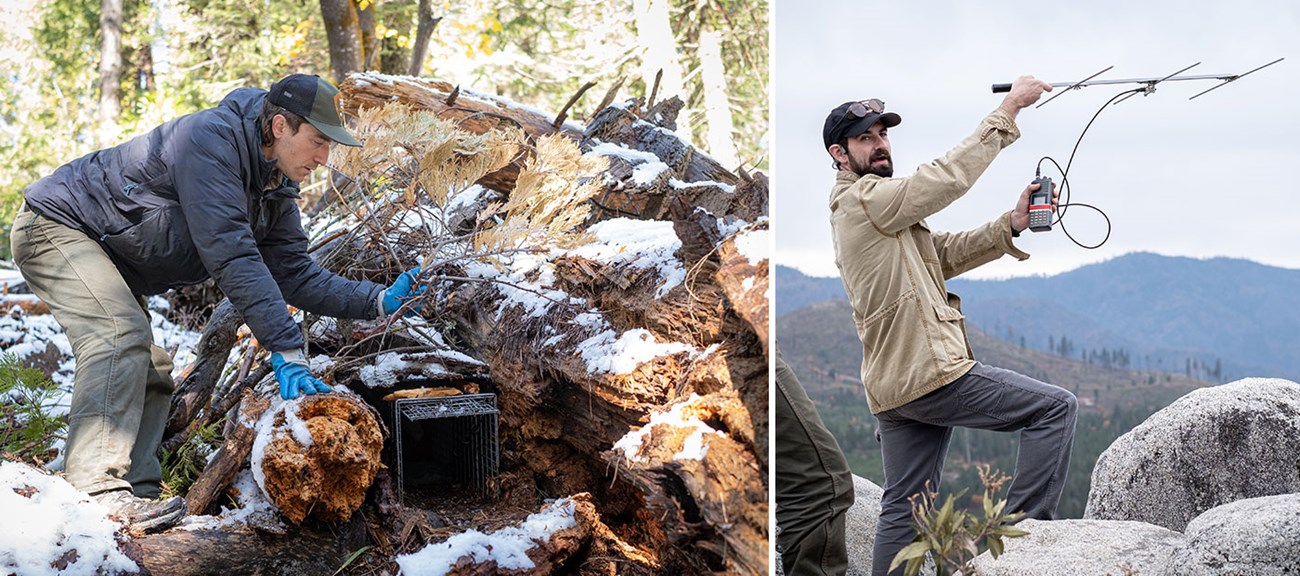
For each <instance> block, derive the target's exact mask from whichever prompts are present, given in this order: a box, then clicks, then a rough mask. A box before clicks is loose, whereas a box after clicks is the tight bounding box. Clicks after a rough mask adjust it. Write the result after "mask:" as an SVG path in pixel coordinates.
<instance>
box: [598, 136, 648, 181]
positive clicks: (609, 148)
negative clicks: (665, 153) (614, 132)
mask: <svg viewBox="0 0 1300 576" xmlns="http://www.w3.org/2000/svg"><path fill="white" fill-rule="evenodd" d="M587 153H588V154H599V155H601V156H616V157H618V158H622V159H623V160H626V161H627V163H628V164H631V165H632V181H633V182H635V183H636V184H637V185H638V186H645V185H647V184H650V183H652V182H654V181H655V179H656V178H658V177H659V175H660V174H662V173H663V172H664V171H666V170H668V165H667V164H665V163H664V162H663V161H662V160H660V159H659V157H658V156H655V155H654V154H652V153H650V152H642V151H640V150H633V149H631V148H628V147H626V146H623V145H621V144H614V143H611V142H601V143H600V144H597V145H595V146H593V147H592V148H591V151H589V152H587Z"/></svg>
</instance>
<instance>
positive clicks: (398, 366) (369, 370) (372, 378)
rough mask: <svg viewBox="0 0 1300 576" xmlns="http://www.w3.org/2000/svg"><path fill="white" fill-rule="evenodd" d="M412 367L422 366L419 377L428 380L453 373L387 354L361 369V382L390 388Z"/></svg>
mask: <svg viewBox="0 0 1300 576" xmlns="http://www.w3.org/2000/svg"><path fill="white" fill-rule="evenodd" d="M445 352H446V353H447V354H448V355H458V356H462V357H464V358H467V359H469V360H473V358H470V357H469V356H465V355H464V354H460V353H458V352H454V351H451V350H447V351H445ZM422 356H429V357H432V356H433V355H422ZM473 361H474V362H475V363H478V364H481V362H478V361H477V360H473ZM412 366H420V367H421V370H420V373H419V375H421V376H424V377H427V378H437V377H439V376H446V375H449V374H452V372H451V371H449V370H447V368H446V367H445V366H443V365H442V364H438V363H437V362H429V363H421V364H412V363H411V362H407V361H406V360H403V359H402V355H401V354H398V353H396V352H385V353H383V354H380V355H379V356H378V357H377V358H375V363H374V364H372V365H370V366H362V367H361V370H360V376H361V382H362V383H363V384H365V385H366V386H367V387H369V388H390V387H392V386H393V385H394V384H397V379H398V373H399V372H402V371H404V370H409V369H410V368H411V367H412ZM411 376H415V375H414V374H413V375H411Z"/></svg>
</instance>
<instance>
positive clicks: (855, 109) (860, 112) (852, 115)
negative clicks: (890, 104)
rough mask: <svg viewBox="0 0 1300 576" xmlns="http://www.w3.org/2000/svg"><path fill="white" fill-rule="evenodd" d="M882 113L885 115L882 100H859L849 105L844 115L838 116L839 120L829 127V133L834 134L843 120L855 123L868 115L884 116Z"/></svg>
mask: <svg viewBox="0 0 1300 576" xmlns="http://www.w3.org/2000/svg"><path fill="white" fill-rule="evenodd" d="M884 113H885V102H884V100H881V99H879V98H871V99H869V100H859V101H857V102H853V103H851V104H849V107H848V109H847V110H845V111H844V115H843V116H840V119H839V120H836V121H835V124H833V125H831V130H830V133H832V134H834V133H835V131H836V130H837V129H839V127H840V124H843V123H844V121H845V120H849V121H855V120H857V119H859V118H866V117H867V115H868V114H884Z"/></svg>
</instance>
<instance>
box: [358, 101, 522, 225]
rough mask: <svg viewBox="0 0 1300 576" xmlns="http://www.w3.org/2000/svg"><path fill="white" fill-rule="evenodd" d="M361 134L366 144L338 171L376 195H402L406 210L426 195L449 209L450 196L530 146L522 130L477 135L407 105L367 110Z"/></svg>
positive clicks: (511, 128)
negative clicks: (392, 191) (395, 192)
mask: <svg viewBox="0 0 1300 576" xmlns="http://www.w3.org/2000/svg"><path fill="white" fill-rule="evenodd" d="M355 133H356V135H357V136H358V138H360V139H361V140H362V141H363V145H362V146H360V147H349V148H345V149H344V150H343V151H342V153H341V154H340V155H339V159H338V161H337V164H336V167H337V168H338V170H340V171H341V172H343V173H345V174H347V175H349V176H350V177H352V178H354V179H356V180H357V181H358V182H360V183H368V184H370V185H371V187H370V190H371V192H372V193H371V196H372V197H373V196H375V195H376V193H377V192H382V191H391V190H397V191H399V192H400V193H401V197H402V199H403V203H404V204H405V205H406V206H413V205H414V204H415V203H416V198H417V197H418V196H419V195H421V194H423V195H426V196H427V197H428V198H429V199H430V200H431V201H432V203H433V204H434V205H436V206H443V205H445V204H446V203H447V197H448V195H449V194H454V193H456V192H458V191H460V190H463V189H465V188H467V187H469V186H470V185H472V184H473V183H474V182H477V181H478V180H480V179H482V178H483V177H484V176H486V175H488V174H490V173H492V172H495V171H497V170H500V169H501V168H503V167H505V166H506V165H507V164H509V163H510V161H511V160H513V159H514V158H515V157H516V156H518V154H519V151H520V149H521V148H522V146H523V142H524V133H523V131H522V130H520V129H519V128H518V127H514V126H503V127H502V128H500V129H497V130H491V131H488V132H485V133H483V134H474V133H472V132H469V131H466V130H462V129H460V128H458V127H457V126H456V125H455V124H454V123H452V122H450V121H447V120H444V119H442V118H439V117H437V115H435V114H434V113H433V112H431V111H428V110H413V109H412V108H411V107H410V106H407V105H405V104H401V103H392V104H389V105H387V106H384V107H382V108H367V109H363V110H362V111H361V113H360V119H359V121H358V123H357V127H356V129H355ZM376 184H389V185H388V186H376Z"/></svg>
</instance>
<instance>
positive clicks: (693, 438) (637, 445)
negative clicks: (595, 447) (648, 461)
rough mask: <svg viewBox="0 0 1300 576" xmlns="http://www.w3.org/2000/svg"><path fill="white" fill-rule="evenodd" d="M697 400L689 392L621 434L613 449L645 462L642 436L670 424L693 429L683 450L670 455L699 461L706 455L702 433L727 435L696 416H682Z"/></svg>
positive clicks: (680, 458)
mask: <svg viewBox="0 0 1300 576" xmlns="http://www.w3.org/2000/svg"><path fill="white" fill-rule="evenodd" d="M699 399H700V396H699V395H698V394H694V393H693V394H691V397H690V398H687V399H686V401H685V402H681V403H679V404H674V405H673V407H672V408H671V409H669V410H668V411H667V412H659V413H656V414H652V415H651V416H650V422H649V423H648V424H646V425H645V426H642V427H641V428H640V429H639V430H633V431H631V432H628V433H627V434H624V435H623V437H622V438H620V439H619V440H618V442H615V443H614V449H615V450H622V451H623V457H625V458H627V459H628V460H631V461H633V462H645V459H644V458H642V457H641V456H640V453H641V444H642V442H644V440H645V437H646V436H648V435H649V434H650V433H651V431H652V430H653V429H654V428H655V427H656V426H671V427H673V428H690V429H692V432H691V434H690V435H689V436H687V437H686V440H685V441H683V442H682V449H681V450H680V451H678V452H677V453H676V454H674V455H673V459H674V460H701V459H703V458H704V456H705V455H706V454H708V446H705V445H704V435H705V434H716V435H718V436H721V437H724V438H725V437H726V436H727V435H726V434H723V433H722V432H720V431H718V430H714V429H713V428H712V427H711V426H709V425H708V424H705V423H704V422H702V421H700V420H699V419H698V418H685V417H684V416H683V409H684V408H685V407H686V406H688V405H690V404H691V403H693V402H696V401H698V400H699Z"/></svg>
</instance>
